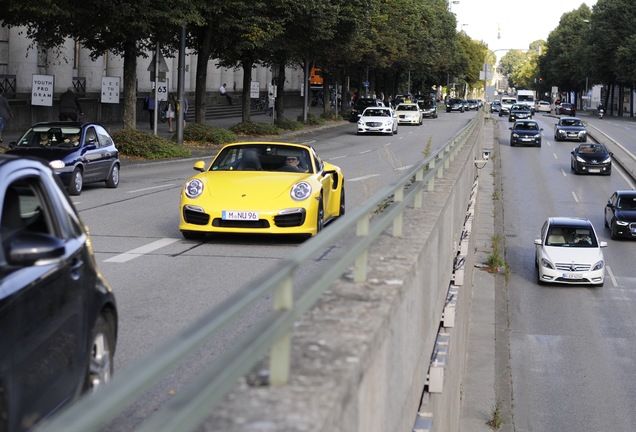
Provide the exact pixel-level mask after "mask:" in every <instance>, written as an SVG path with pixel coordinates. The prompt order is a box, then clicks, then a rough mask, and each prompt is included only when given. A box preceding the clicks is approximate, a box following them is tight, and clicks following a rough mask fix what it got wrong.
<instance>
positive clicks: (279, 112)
mask: <svg viewBox="0 0 636 432" xmlns="http://www.w3.org/2000/svg"><path fill="white" fill-rule="evenodd" d="M286 63H287V62H286V61H284V60H281V61H279V62H278V79H277V80H276V90H277V95H276V102H275V103H274V106H275V109H276V118H277V119H280V118H283V116H284V115H285V79H286V77H285V64H286Z"/></svg>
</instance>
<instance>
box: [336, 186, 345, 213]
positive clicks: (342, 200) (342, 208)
mask: <svg viewBox="0 0 636 432" xmlns="http://www.w3.org/2000/svg"><path fill="white" fill-rule="evenodd" d="M344 214H345V190H344V187H343V188H342V190H341V191H340V213H338V216H344Z"/></svg>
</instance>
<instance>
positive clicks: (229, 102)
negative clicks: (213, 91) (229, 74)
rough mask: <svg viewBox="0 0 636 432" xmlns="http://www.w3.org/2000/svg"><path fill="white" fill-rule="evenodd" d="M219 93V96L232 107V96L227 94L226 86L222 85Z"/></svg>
mask: <svg viewBox="0 0 636 432" xmlns="http://www.w3.org/2000/svg"><path fill="white" fill-rule="evenodd" d="M219 93H221V96H225V99H227V104H228V105H232V96H230V94H229V93H228V92H227V84H225V83H223V85H222V86H221V87H219Z"/></svg>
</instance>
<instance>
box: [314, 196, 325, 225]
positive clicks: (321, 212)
mask: <svg viewBox="0 0 636 432" xmlns="http://www.w3.org/2000/svg"><path fill="white" fill-rule="evenodd" d="M316 215H317V216H316V234H318V233H319V232H320V231H322V229H323V227H324V225H325V209H324V207H323V206H322V195H320V198H319V199H318V211H317V212H316Z"/></svg>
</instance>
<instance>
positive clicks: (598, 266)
mask: <svg viewBox="0 0 636 432" xmlns="http://www.w3.org/2000/svg"><path fill="white" fill-rule="evenodd" d="M604 265H605V263H604V262H603V260H600V261H599V262H597V263H596V264H594V267H592V271H596V270H600V269H602V268H603V266H604Z"/></svg>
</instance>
